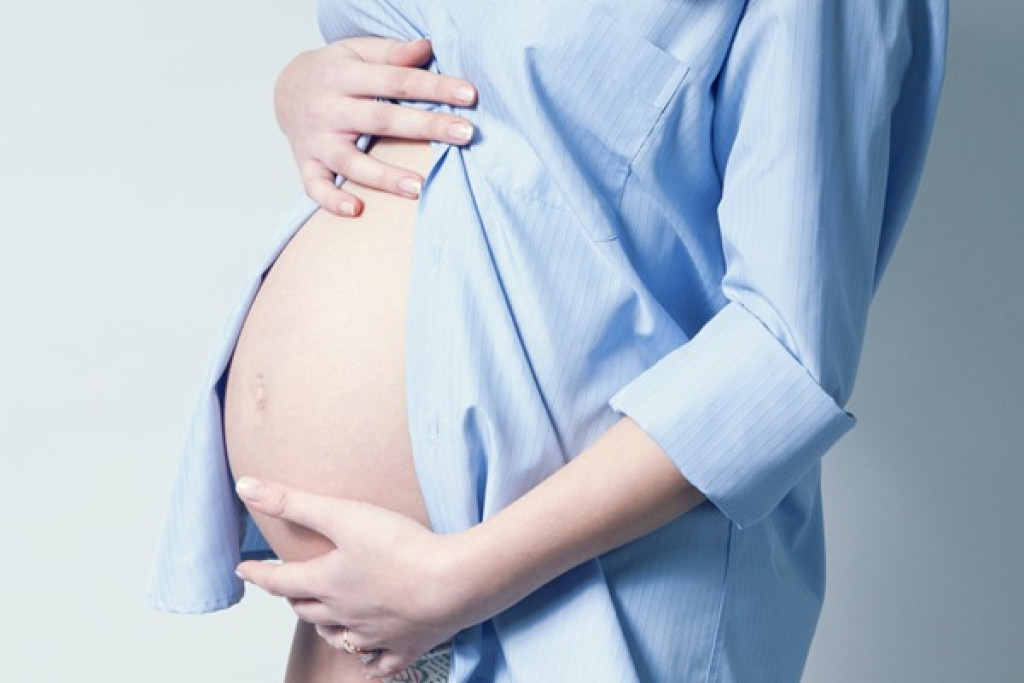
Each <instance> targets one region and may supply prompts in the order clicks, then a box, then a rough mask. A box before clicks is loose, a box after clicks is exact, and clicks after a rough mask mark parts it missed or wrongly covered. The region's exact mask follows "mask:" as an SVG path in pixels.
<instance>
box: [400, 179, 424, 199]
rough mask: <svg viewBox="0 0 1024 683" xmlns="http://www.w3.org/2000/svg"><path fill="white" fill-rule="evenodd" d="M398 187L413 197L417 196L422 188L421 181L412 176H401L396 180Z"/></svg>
mask: <svg viewBox="0 0 1024 683" xmlns="http://www.w3.org/2000/svg"><path fill="white" fill-rule="evenodd" d="M398 187H399V188H400V189H401V190H402V192H407V193H409V194H411V195H413V196H414V197H419V196H420V190H421V189H423V185H422V183H420V181H418V180H414V179H413V178H402V179H401V180H399V181H398Z"/></svg>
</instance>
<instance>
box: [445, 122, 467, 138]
mask: <svg viewBox="0 0 1024 683" xmlns="http://www.w3.org/2000/svg"><path fill="white" fill-rule="evenodd" d="M448 134H449V135H451V136H452V137H453V138H455V139H456V140H460V141H462V142H468V141H470V140H472V139H473V126H470V125H467V124H465V123H453V124H452V125H450V126H448Z"/></svg>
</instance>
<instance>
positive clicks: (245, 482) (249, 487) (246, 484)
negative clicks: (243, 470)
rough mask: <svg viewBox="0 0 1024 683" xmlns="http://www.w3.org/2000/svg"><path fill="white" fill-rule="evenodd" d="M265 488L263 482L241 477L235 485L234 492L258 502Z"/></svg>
mask: <svg viewBox="0 0 1024 683" xmlns="http://www.w3.org/2000/svg"><path fill="white" fill-rule="evenodd" d="M265 488H266V487H265V486H264V485H263V482H261V481H259V480H257V479H253V478H252V477H242V478H241V479H239V480H238V481H237V482H236V483H235V491H237V492H238V495H240V496H244V497H245V498H248V499H249V500H252V501H257V500H259V499H260V496H261V495H263V491H264V489H265Z"/></svg>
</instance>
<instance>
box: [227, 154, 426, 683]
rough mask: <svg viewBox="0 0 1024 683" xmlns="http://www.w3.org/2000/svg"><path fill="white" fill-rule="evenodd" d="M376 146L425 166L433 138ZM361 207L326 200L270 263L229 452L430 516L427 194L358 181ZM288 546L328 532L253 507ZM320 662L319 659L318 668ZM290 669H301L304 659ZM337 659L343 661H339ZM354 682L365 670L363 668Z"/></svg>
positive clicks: (307, 485)
mask: <svg viewBox="0 0 1024 683" xmlns="http://www.w3.org/2000/svg"><path fill="white" fill-rule="evenodd" d="M369 153H370V155H371V156H374V157H377V158H380V159H382V160H384V161H387V162H389V163H392V164H394V165H396V166H401V167H404V168H408V169H410V170H414V171H416V172H418V173H420V174H421V175H422V176H424V177H425V176H426V174H427V171H428V170H429V167H430V163H431V161H432V159H433V150H432V148H431V145H430V143H429V142H425V141H409V140H395V139H390V138H383V139H379V140H378V141H377V142H376V143H375V144H374V145H373V147H371V149H370V151H369ZM346 189H350V190H351V191H352V192H353V193H354V194H357V195H359V196H360V197H361V198H362V199H363V203H364V210H363V213H362V215H360V216H358V217H355V218H343V217H339V216H336V215H334V214H331V213H329V212H327V211H325V210H323V209H320V210H318V211H317V212H316V213H315V214H314V215H313V216H312V217H311V218H310V219H309V220H308V221H307V222H306V224H305V225H303V226H302V228H301V229H300V230H299V231H298V232H297V233H296V234H295V236H294V237H293V238H292V239H291V241H290V242H289V243H288V245H287V246H286V247H285V249H284V250H283V251H282V253H281V254H280V256H279V257H278V258H277V260H276V261H275V262H274V264H273V266H272V267H271V268H270V269H269V271H268V273H267V276H266V279H265V280H264V282H263V284H262V286H261V288H260V290H259V293H258V294H257V296H256V298H255V300H254V301H253V304H252V306H251V308H250V310H249V313H248V316H247V318H246V320H245V323H244V326H243V328H242V331H241V333H240V335H239V338H238V342H237V345H236V347H235V351H234V355H233V357H232V361H231V365H230V367H229V373H228V381H227V388H226V393H225V402H224V432H225V440H226V445H227V453H228V461H229V464H230V466H231V471H232V475H233V476H234V477H235V478H236V479H237V478H238V477H241V476H243V475H247V474H251V475H257V476H261V477H265V478H268V479H273V480H276V481H280V482H282V483H285V484H288V485H291V486H295V487H297V488H300V489H305V490H307V491H312V492H316V493H321V494H326V495H332V496H338V497H346V498H352V499H356V500H363V501H368V502H372V503H375V504H377V505H381V506H384V507H388V508H391V509H394V510H397V511H399V512H402V513H404V514H407V515H409V516H411V517H413V518H415V519H417V520H419V521H421V522H422V523H423V524H425V525H428V526H429V520H428V517H427V513H426V509H425V507H424V502H423V496H422V493H421V491H420V488H419V482H418V479H417V477H416V472H415V469H414V466H413V460H412V447H411V442H410V437H409V428H408V418H407V408H406V396H405V343H406V338H405V317H406V300H407V290H408V286H409V268H410V259H411V247H412V239H413V227H414V219H415V211H416V207H417V200H413V199H406V198H403V197H398V196H396V195H393V194H389V193H384V192H379V191H376V190H372V189H370V188H367V187H364V186H362V185H358V184H356V183H353V182H351V181H349V182H348V183H347V184H346ZM252 517H253V521H255V523H256V524H257V526H258V527H259V528H260V531H261V532H262V533H263V535H264V537H265V538H266V539H267V541H268V543H270V545H271V547H272V548H273V549H274V551H275V552H276V553H277V555H278V556H279V557H280V558H281V559H282V560H285V561H290V560H298V559H306V558H308V557H312V556H315V555H319V554H322V553H323V552H325V551H326V550H328V549H329V548H330V546H329V545H328V541H327V540H326V539H324V538H322V537H320V536H319V535H317V534H315V533H314V532H311V531H308V530H306V529H303V528H301V527H298V526H296V525H292V524H289V523H286V522H283V521H280V520H276V519H273V518H269V517H266V516H264V515H262V514H260V513H258V512H253V513H252ZM303 626H308V625H305V624H304V622H300V631H299V632H297V633H296V641H295V643H293V657H292V659H293V660H295V659H296V656H297V652H296V649H295V648H300V647H301V648H305V650H307V651H306V653H305V654H306V655H308V656H307V657H302V658H303V659H306V660H307V661H308V662H309V664H308V666H306V668H309V667H312V668H313V669H316V668H319V672H316V671H312V669H310V670H309V671H304V673H302V674H298V673H295V672H293V671H290V673H289V680H290V681H304V682H305V681H308V682H311V681H313V680H319V678H320V677H321V676H323V680H349V676H348V675H341V673H340V671H339V672H337V673H335V674H333V675H332V676H331V677H330V678H328V677H327V676H326V670H325V669H324V667H325V666H328V664H327V663H326V662H328V660H331V661H333V662H335V664H336V665H337V666H341V667H342V668H344V669H345V670H349V669H351V672H350V673H352V674H353V675H354V676H359V673H358V666H354V668H352V667H353V665H356V664H358V660H356V659H355V658H353V657H352V656H351V655H345V654H344V653H340V654H339V655H338V656H333V655H334V654H335V653H330V652H327V651H325V650H324V648H325V647H327V646H326V643H324V642H323V641H322V640H321V639H320V638H319V637H317V636H316V635H315V633H314V634H313V635H312V637H310V634H309V632H308V631H309V630H311V628H309V629H306V631H305V632H302V628H303ZM314 661H321V664H318V665H316V666H314V664H313V662H314ZM290 666H291V667H294V666H297V664H296V663H295V662H294V661H293V662H292V664H291V665H290ZM331 666H334V664H332V665H331ZM351 680H362V678H361V676H360V677H359V678H355V677H352V678H351Z"/></svg>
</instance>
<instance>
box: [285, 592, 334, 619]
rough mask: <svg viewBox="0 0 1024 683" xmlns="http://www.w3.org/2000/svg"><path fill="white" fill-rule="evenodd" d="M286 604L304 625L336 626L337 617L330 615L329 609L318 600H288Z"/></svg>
mask: <svg viewBox="0 0 1024 683" xmlns="http://www.w3.org/2000/svg"><path fill="white" fill-rule="evenodd" d="M288 604H290V605H291V606H292V611H294V612H295V614H296V616H298V617H299V619H302V620H303V621H305V622H306V623H309V624H315V625H317V626H331V625H334V624H337V621H338V619H337V617H335V616H334V615H332V614H331V611H330V608H329V607H328V606H327V605H325V604H324V603H323V602H321V601H320V600H316V599H314V598H288Z"/></svg>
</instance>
